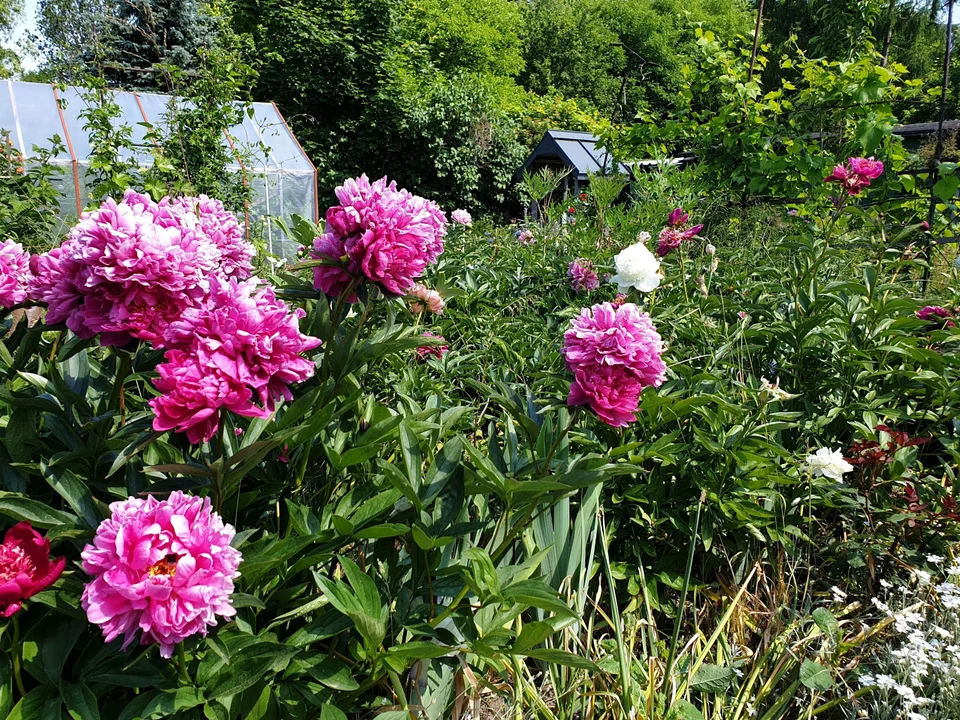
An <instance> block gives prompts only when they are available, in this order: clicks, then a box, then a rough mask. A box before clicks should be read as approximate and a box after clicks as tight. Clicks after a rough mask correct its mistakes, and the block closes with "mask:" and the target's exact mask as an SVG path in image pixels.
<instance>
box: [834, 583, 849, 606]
mask: <svg viewBox="0 0 960 720" xmlns="http://www.w3.org/2000/svg"><path fill="white" fill-rule="evenodd" d="M830 592H832V593H833V601H834V602H835V603H840V602H843V601H844V600H846V599H847V594H846V593H845V592H844V591H843V590H841V589H840V588H838V587H837V586H836V585H834V586H833V587H832V588H830Z"/></svg>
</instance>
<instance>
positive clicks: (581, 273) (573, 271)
mask: <svg viewBox="0 0 960 720" xmlns="http://www.w3.org/2000/svg"><path fill="white" fill-rule="evenodd" d="M567 275H568V276H569V278H570V285H571V287H573V289H574V291H575V292H581V291H587V292H589V291H591V290H596V289H597V288H598V287H600V278H599V277H597V272H596V270H594V269H593V263H591V262H590V261H589V260H584V259H583V258H577V259H576V260H574V261H573V262H572V263H570V267H569V268H568V269H567Z"/></svg>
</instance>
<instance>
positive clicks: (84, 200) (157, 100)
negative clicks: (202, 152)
mask: <svg viewBox="0 0 960 720" xmlns="http://www.w3.org/2000/svg"><path fill="white" fill-rule="evenodd" d="M111 92H112V93H113V97H114V100H115V101H116V103H117V105H118V106H119V107H120V110H121V118H120V119H119V122H121V123H123V124H126V125H129V126H130V128H131V130H132V133H131V135H132V138H131V139H132V142H133V145H134V147H133V148H123V149H121V156H122V157H123V158H124V159H125V160H130V159H133V160H135V161H136V163H137V164H138V166H139V167H140V168H148V167H150V166H151V165H152V163H153V155H152V153H151V152H149V149H148V148H149V147H150V143H151V140H150V139H149V137H148V133H149V132H150V129H151V128H152V129H153V130H155V131H160V132H162V131H164V130H165V129H166V117H167V111H168V107H169V104H170V102H171V100H173V96H171V95H160V94H156V93H147V92H127V91H122V90H112V91H111ZM85 105H86V101H85V100H84V96H83V91H82V89H79V88H75V87H66V88H64V87H57V86H54V85H51V84H45V83H31V82H19V81H14V80H0V130H5V131H8V132H9V133H10V139H11V141H12V142H13V144H14V146H16V148H17V149H18V150H19V151H20V152H21V153H22V154H23V156H24V158H25V159H26V160H27V162H29V161H30V160H31V159H35V158H36V157H37V155H38V152H39V151H43V150H46V151H49V150H51V149H53V148H54V145H55V143H54V137H55V136H56V137H59V138H60V145H61V148H60V149H59V150H58V151H57V152H56V153H55V154H54V155H53V156H52V157H51V159H50V163H51V164H52V165H58V166H63V167H64V168H66V169H68V171H67V172H64V173H62V174H60V175H59V176H58V177H54V178H53V179H52V181H53V183H54V185H55V186H56V187H57V189H58V190H59V191H60V193H61V203H60V211H61V214H62V216H63V217H64V219H65V221H68V224H70V223H69V220H70V219H73V218H76V217H77V216H78V215H79V214H80V213H81V212H82V211H83V209H84V207H86V206H88V205H89V204H90V203H91V202H92V201H96V200H97V198H93V197H91V196H90V192H91V190H92V186H93V183H92V182H91V180H90V179H89V178H88V174H89V166H90V161H89V156H90V153H91V147H90V143H89V140H88V137H87V132H86V131H85V130H84V129H83V126H84V122H85V121H84V119H83V118H82V117H81V116H80V113H81V112H82V110H83V109H84V108H85ZM250 108H251V111H250V112H247V113H244V116H243V122H242V123H241V124H240V125H237V126H235V127H231V128H225V129H224V131H223V143H224V145H225V146H227V147H229V148H230V149H231V154H232V155H233V157H234V159H235V162H234V163H233V164H231V165H230V166H228V168H227V169H228V170H229V171H231V172H241V171H243V172H245V174H246V177H247V182H248V184H249V188H250V200H249V201H248V203H247V207H246V213H245V215H246V217H245V218H243V219H244V220H245V223H246V228H247V233H248V235H250V233H251V231H252V230H253V229H254V228H258V229H259V232H261V233H262V236H263V239H264V241H265V243H266V246H267V251H268V252H270V253H272V254H274V255H277V256H279V257H283V258H285V259H288V260H289V259H293V258H295V257H296V253H297V243H296V242H295V241H294V240H292V239H291V238H288V237H286V236H285V235H284V234H283V233H282V232H281V231H280V230H279V229H278V228H277V227H276V226H275V225H274V224H273V223H271V222H269V221H267V220H268V218H269V217H276V218H281V219H283V220H289V219H290V217H291V216H292V215H294V214H296V215H300V216H302V217H304V218H307V219H309V220H312V221H314V222H316V221H317V220H318V218H319V215H318V213H319V195H318V190H317V170H316V167H314V165H313V163H312V162H311V161H310V158H309V157H307V154H306V153H305V152H304V151H303V148H302V147H301V146H300V143H299V142H298V141H297V138H296V136H294V134H293V132H292V131H291V130H290V127H289V126H288V125H287V123H286V121H285V120H284V119H283V116H282V115H281V114H280V111H279V110H278V109H277V106H276V105H275V104H273V103H262V102H257V103H250Z"/></svg>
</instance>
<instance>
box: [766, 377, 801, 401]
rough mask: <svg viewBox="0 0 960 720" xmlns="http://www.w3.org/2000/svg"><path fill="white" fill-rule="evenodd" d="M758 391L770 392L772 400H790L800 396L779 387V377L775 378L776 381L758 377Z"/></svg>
mask: <svg viewBox="0 0 960 720" xmlns="http://www.w3.org/2000/svg"><path fill="white" fill-rule="evenodd" d="M760 392H766V393H770V397H771V398H772V399H774V400H778V401H781V402H782V401H783V400H790V399H792V398H795V397H800V396H799V395H794V394H793V393H788V392H787V391H786V390H784V389H783V388H781V387H780V378H777V380H776V382H773V383H771V382H770V381H769V380H767V379H766V378H760Z"/></svg>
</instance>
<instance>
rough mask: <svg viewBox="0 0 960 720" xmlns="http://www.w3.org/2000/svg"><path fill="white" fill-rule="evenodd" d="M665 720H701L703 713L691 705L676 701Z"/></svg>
mask: <svg viewBox="0 0 960 720" xmlns="http://www.w3.org/2000/svg"><path fill="white" fill-rule="evenodd" d="M667 720H703V713H701V712H700V711H699V710H698V709H697V706H696V705H694V704H693V703H690V702H687V701H686V700H676V701H674V703H673V705H671V706H670V712H668V713H667Z"/></svg>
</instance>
